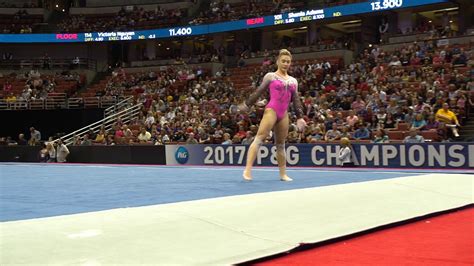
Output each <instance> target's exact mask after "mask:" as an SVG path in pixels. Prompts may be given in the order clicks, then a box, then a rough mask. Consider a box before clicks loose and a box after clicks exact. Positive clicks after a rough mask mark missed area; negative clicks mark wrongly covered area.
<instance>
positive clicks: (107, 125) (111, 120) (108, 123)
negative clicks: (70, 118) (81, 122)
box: [54, 103, 143, 145]
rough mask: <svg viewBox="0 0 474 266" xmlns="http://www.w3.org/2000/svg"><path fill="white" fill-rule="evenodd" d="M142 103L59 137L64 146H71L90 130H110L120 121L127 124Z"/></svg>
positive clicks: (138, 110)
mask: <svg viewBox="0 0 474 266" xmlns="http://www.w3.org/2000/svg"><path fill="white" fill-rule="evenodd" d="M142 106H143V103H139V104H136V105H134V106H132V107H129V108H127V109H124V110H121V111H119V112H117V113H115V114H112V115H109V116H107V117H105V118H104V119H102V120H99V121H97V122H95V123H92V124H90V125H88V126H85V127H83V128H80V129H78V130H76V131H74V132H71V133H69V134H67V135H64V136H62V137H61V139H62V140H63V143H64V144H66V145H71V144H73V143H74V141H75V139H81V138H83V137H84V135H85V134H87V133H88V132H89V131H90V130H92V132H94V133H97V132H99V130H100V128H101V127H104V129H105V130H106V131H107V130H110V129H111V128H112V127H113V125H114V124H115V122H117V120H119V119H120V121H122V122H123V123H129V122H130V121H131V120H132V119H134V118H136V117H138V114H139V113H140V111H141V109H142ZM58 140H59V139H55V140H54V142H56V141H58Z"/></svg>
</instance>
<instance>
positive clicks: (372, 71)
mask: <svg viewBox="0 0 474 266" xmlns="http://www.w3.org/2000/svg"><path fill="white" fill-rule="evenodd" d="M274 60H275V57H274V55H272V54H270V55H269V56H268V58H266V59H265V60H264V61H263V62H262V64H261V65H259V66H248V68H251V69H253V73H254V74H253V75H251V76H250V77H249V78H250V82H251V84H252V85H251V88H249V89H236V88H235V86H234V84H233V82H232V79H231V77H232V72H233V71H235V70H234V69H231V70H225V69H224V70H222V71H219V72H218V73H217V74H216V75H214V76H210V75H208V73H207V71H205V70H203V69H192V68H190V67H189V66H186V65H182V66H170V67H167V68H166V69H162V70H161V71H157V72H154V71H150V72H144V73H133V74H130V73H129V74H127V73H125V71H124V70H122V69H118V70H116V71H114V72H113V74H112V77H111V78H110V79H109V81H108V83H107V84H106V85H105V87H104V90H103V91H102V92H100V93H101V94H104V95H111V96H118V95H123V93H125V92H128V94H132V95H135V96H136V100H137V101H138V102H142V103H143V109H142V112H141V113H140V115H139V117H138V118H136V119H134V120H133V121H131V122H129V123H123V122H122V121H121V120H118V121H117V122H116V123H115V124H114V125H113V127H112V128H110V129H107V130H106V129H105V128H102V129H101V130H100V132H93V131H90V132H89V133H88V134H87V136H86V137H84V138H79V137H77V139H75V141H74V145H93V144H98V145H99V144H100V145H117V144H138V143H142V144H145V143H146V144H155V145H161V144H166V143H171V142H180V143H219V144H248V143H251V141H252V139H253V137H254V136H255V134H256V132H257V130H258V125H259V122H260V121H259V119H260V118H261V116H262V112H263V111H264V108H265V104H266V98H265V97H262V99H261V100H260V101H258V102H257V104H256V105H255V106H254V107H253V108H252V109H251V111H250V112H249V113H242V112H240V111H239V110H238V104H239V103H241V102H242V101H243V99H245V98H246V97H248V96H249V94H250V93H252V92H253V91H254V89H255V87H256V86H258V84H260V82H261V79H262V77H263V76H264V74H265V73H267V72H268V71H274V70H275V65H274V62H275V61H274ZM472 65H474V62H473V57H472V50H469V51H465V50H464V48H463V47H460V46H458V45H454V46H443V47H437V46H436V42H434V41H425V42H422V43H413V44H410V45H406V46H404V47H402V48H400V49H397V50H395V51H391V52H388V51H384V50H382V49H381V48H380V47H378V46H374V47H372V48H368V49H366V50H365V51H364V52H363V53H361V54H360V56H359V57H358V58H357V59H356V60H354V62H353V63H351V64H349V65H347V66H346V67H343V68H339V69H338V68H335V67H334V66H331V64H330V63H329V62H328V61H326V60H305V61H295V62H294V63H293V66H292V69H291V75H293V76H294V77H296V78H297V79H298V81H299V91H300V94H301V96H302V101H303V103H304V106H305V108H304V111H305V119H306V120H307V123H308V127H307V128H306V130H305V132H298V131H297V130H296V126H295V121H296V117H295V116H294V115H293V113H291V112H290V118H291V121H292V122H291V123H292V124H291V126H290V132H289V136H288V142H289V143H314V142H319V141H329V142H330V141H338V140H339V139H340V138H342V137H347V138H350V139H352V140H357V141H367V142H374V143H384V142H389V141H392V140H394V139H397V140H399V141H400V140H402V139H405V142H423V141H424V139H425V138H427V139H430V140H433V141H449V140H455V139H456V138H457V137H458V132H457V130H458V129H459V128H460V126H462V124H463V122H464V120H465V118H466V117H467V115H468V111H467V110H468V108H469V107H470V106H472V105H473V101H472V99H471V98H470V94H469V93H470V92H471V91H474V82H473V81H472V74H473V73H472V68H468V67H466V66H471V67H472ZM469 71H471V72H469ZM176 84H179V86H178V85H176ZM400 132H402V135H401V136H398V135H397V136H396V134H395V133H400ZM426 132H429V133H430V134H426ZM267 141H268V142H269V143H270V142H271V141H272V136H271V135H270V136H269V138H268V139H267Z"/></svg>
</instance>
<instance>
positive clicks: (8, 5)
mask: <svg viewBox="0 0 474 266" xmlns="http://www.w3.org/2000/svg"><path fill="white" fill-rule="evenodd" d="M18 7H21V8H37V7H39V6H38V4H37V3H35V1H32V2H30V3H23V5H21V6H19V5H17V3H12V2H1V3H0V8H18Z"/></svg>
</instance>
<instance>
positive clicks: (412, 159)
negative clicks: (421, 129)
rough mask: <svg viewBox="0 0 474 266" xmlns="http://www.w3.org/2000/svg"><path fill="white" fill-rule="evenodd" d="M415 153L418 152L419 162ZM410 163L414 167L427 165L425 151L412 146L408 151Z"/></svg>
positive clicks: (417, 146) (418, 146)
mask: <svg viewBox="0 0 474 266" xmlns="http://www.w3.org/2000/svg"><path fill="white" fill-rule="evenodd" d="M415 152H418V160H417V159H416V157H415ZM408 162H409V163H410V165H412V166H422V165H423V164H424V163H425V150H424V149H423V147H422V146H420V145H413V146H410V148H409V149H408Z"/></svg>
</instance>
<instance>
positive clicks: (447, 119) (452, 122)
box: [436, 103, 461, 137]
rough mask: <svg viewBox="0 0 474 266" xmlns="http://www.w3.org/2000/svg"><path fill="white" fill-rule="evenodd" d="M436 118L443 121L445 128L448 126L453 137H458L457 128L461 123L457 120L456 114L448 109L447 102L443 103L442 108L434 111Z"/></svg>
mask: <svg viewBox="0 0 474 266" xmlns="http://www.w3.org/2000/svg"><path fill="white" fill-rule="evenodd" d="M436 120H437V121H439V122H442V123H444V124H445V126H446V127H447V128H450V129H451V132H452V133H453V135H454V136H455V137H459V133H458V128H459V127H460V126H461V125H460V124H459V122H458V118H457V117H456V114H454V113H453V112H452V111H451V110H449V104H448V103H443V108H441V109H439V110H438V111H437V112H436Z"/></svg>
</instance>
